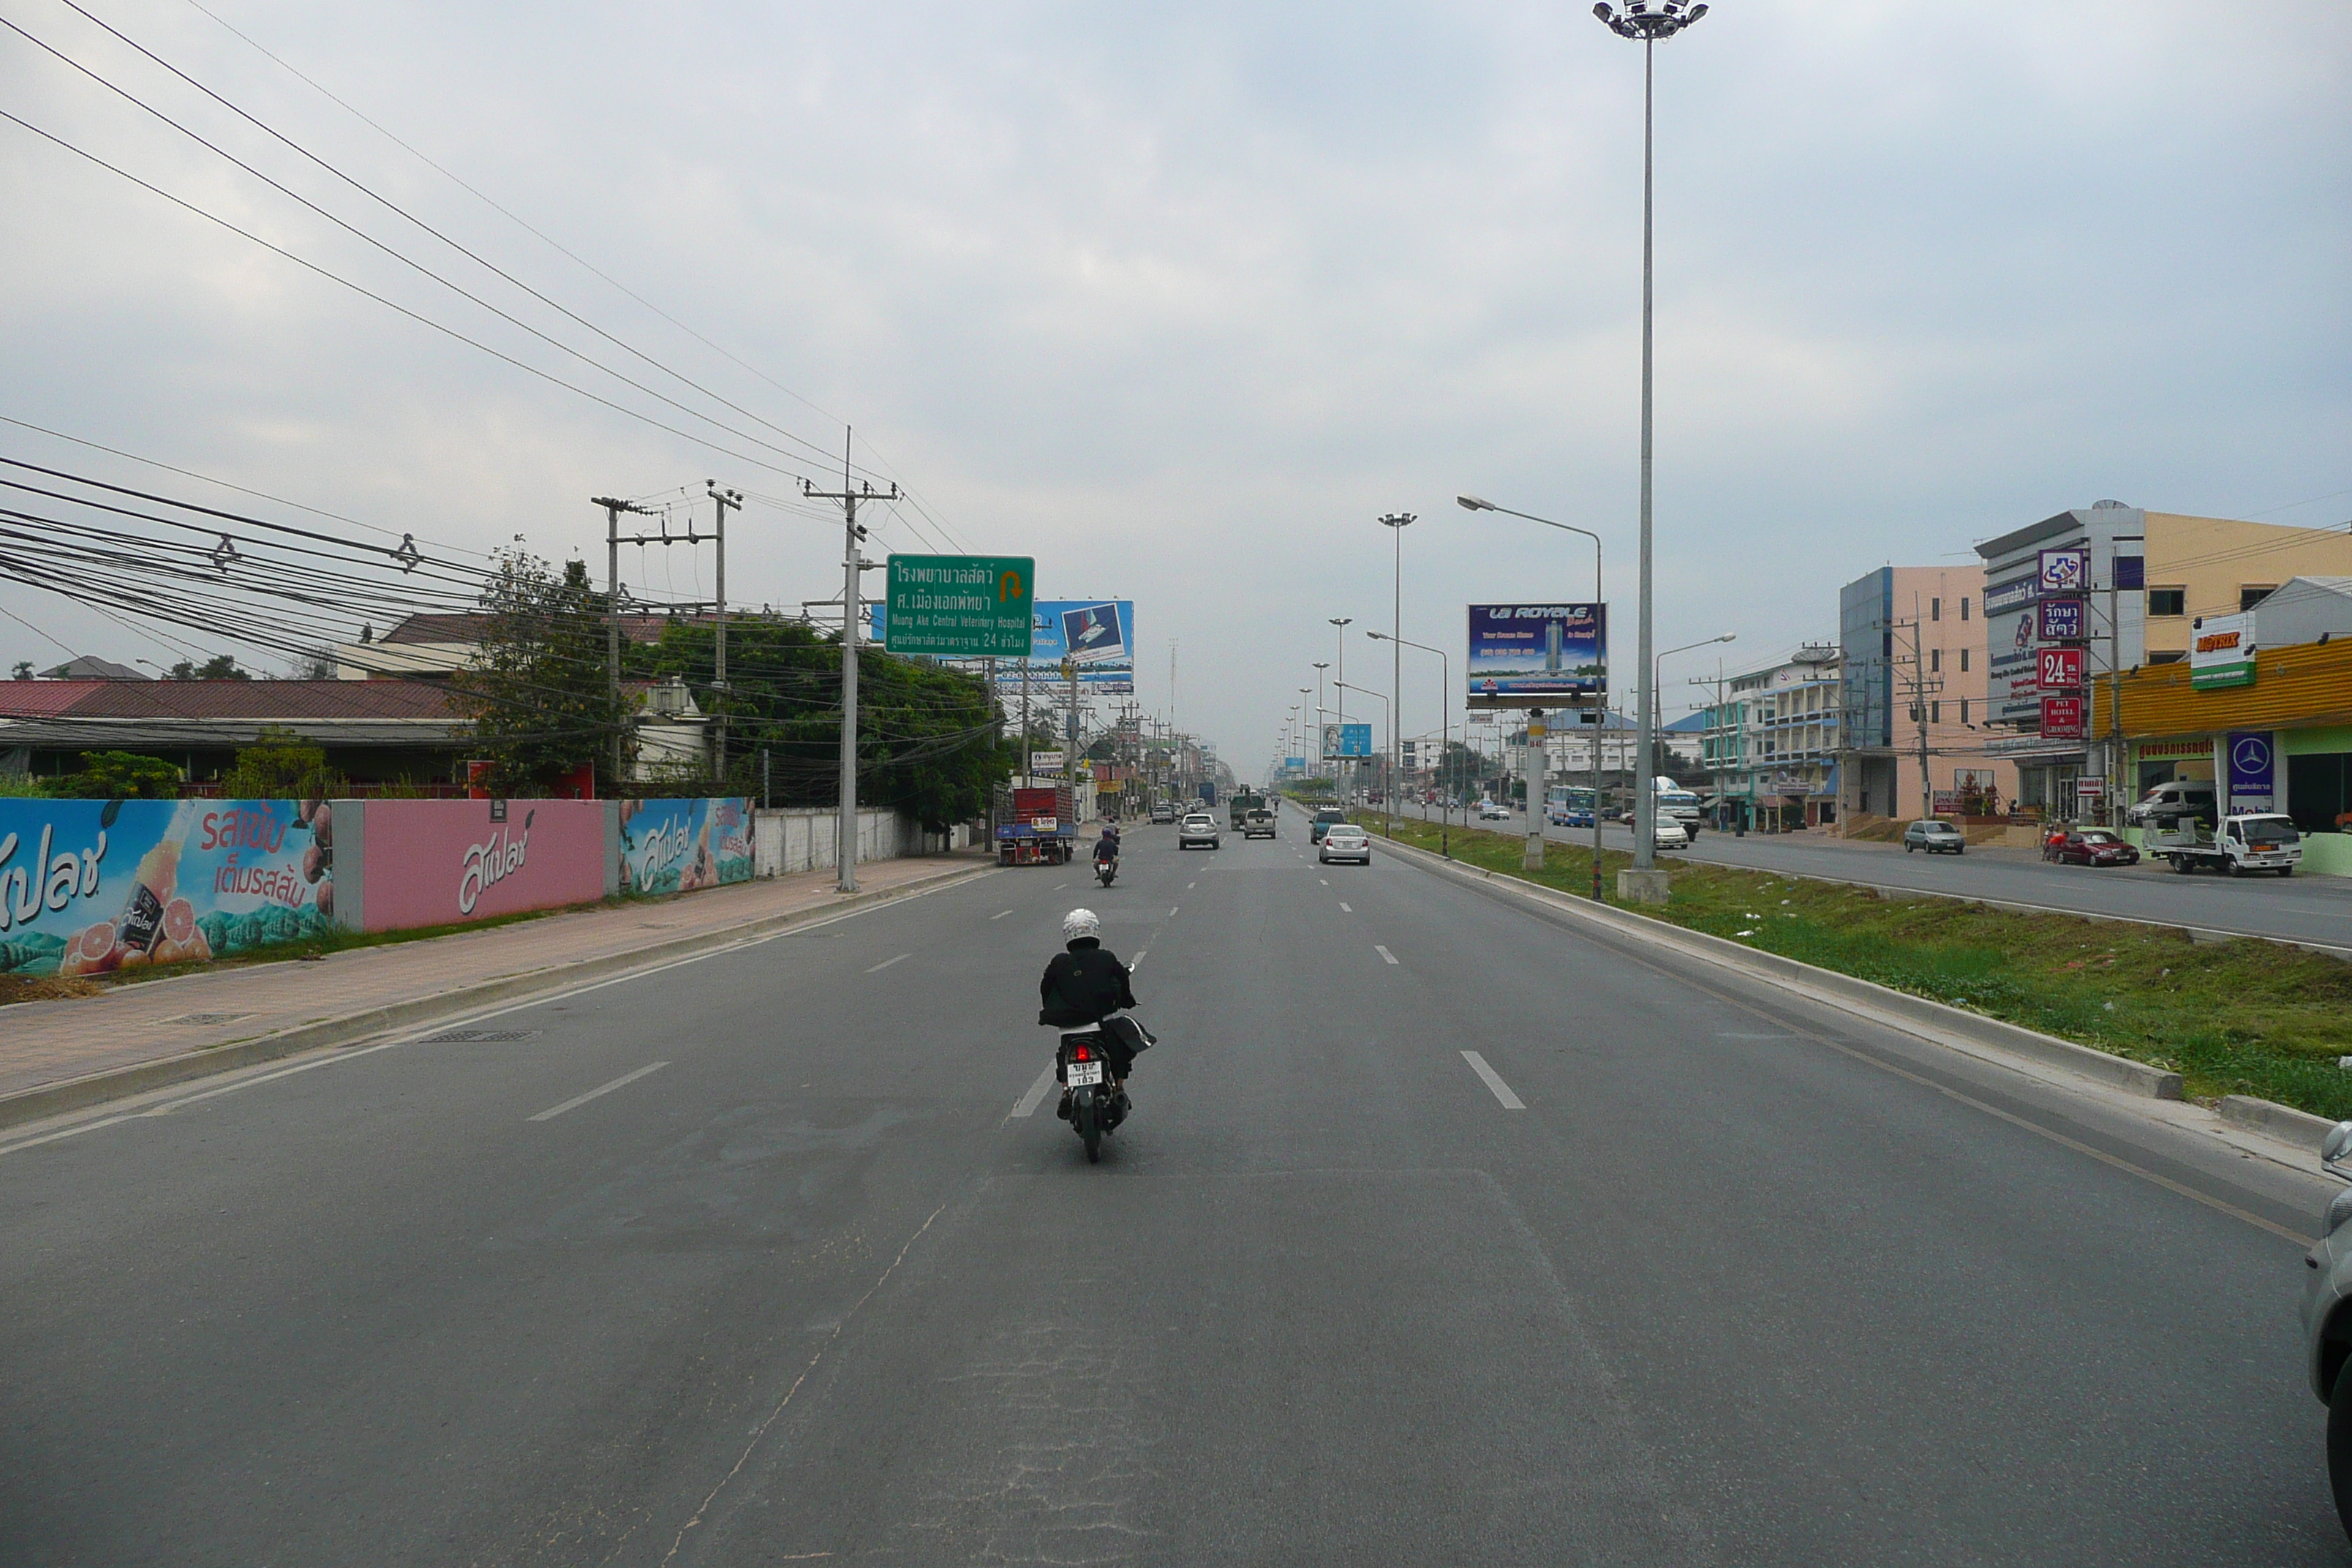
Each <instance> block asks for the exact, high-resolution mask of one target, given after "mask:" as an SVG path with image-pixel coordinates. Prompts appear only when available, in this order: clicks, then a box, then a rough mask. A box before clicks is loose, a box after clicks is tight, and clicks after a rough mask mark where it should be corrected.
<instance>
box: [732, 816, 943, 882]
mask: <svg viewBox="0 0 2352 1568" xmlns="http://www.w3.org/2000/svg"><path fill="white" fill-rule="evenodd" d="M840 820H841V818H840V814H839V813H838V812H832V811H817V810H789V811H761V812H754V813H753V814H752V833H753V853H752V869H753V872H754V874H755V875H758V876H761V877H789V876H791V875H793V873H794V872H797V871H830V870H833V869H835V868H836V867H837V865H838V859H837V858H836V856H835V853H834V846H835V843H836V842H837V841H838V839H839V838H840V829H839V826H838V824H839V822H840ZM957 837H959V835H958V834H956V833H955V832H953V831H950V832H949V833H944V834H941V833H926V832H924V831H923V830H922V829H921V828H920V827H919V826H916V825H915V824H914V823H913V822H911V821H909V820H908V819H907V818H906V817H903V816H899V815H898V813H897V812H895V811H861V812H859V813H858V814H857V858H858V859H859V860H860V861H866V860H896V859H898V858H902V857H905V856H908V855H930V854H936V853H938V852H939V851H940V850H943V849H946V848H949V847H951V846H952V845H953V844H954V842H955V840H956V838H957Z"/></svg>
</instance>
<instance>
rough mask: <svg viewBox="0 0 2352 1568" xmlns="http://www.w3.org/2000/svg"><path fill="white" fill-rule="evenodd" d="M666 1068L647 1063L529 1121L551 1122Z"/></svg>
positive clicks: (550, 1107) (665, 1065)
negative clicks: (648, 1074) (599, 1097)
mask: <svg viewBox="0 0 2352 1568" xmlns="http://www.w3.org/2000/svg"><path fill="white" fill-rule="evenodd" d="M667 1066H669V1063H667V1062H647V1063H646V1065H645V1066H643V1067H641V1068H638V1069H637V1070H636V1071H635V1072H625V1073H623V1074H622V1075H621V1076H620V1077H618V1078H616V1079H614V1080H613V1081H612V1082H610V1083H600V1084H598V1085H597V1086H596V1087H595V1088H594V1089H590V1090H589V1091H588V1092H587V1093H585V1094H575V1095H573V1096H572V1098H571V1099H570V1100H565V1101H564V1102H563V1103H562V1104H561V1105H551V1106H549V1107H548V1108H547V1109H546V1110H542V1111H541V1112H540V1113H539V1114H538V1115H536V1116H534V1117H532V1118H531V1119H530V1120H531V1121H554V1120H555V1119H556V1118H557V1117H559V1116H561V1115H562V1114H563V1113H564V1112H565V1111H567V1110H579V1109H580V1108H581V1107H582V1106H583V1105H585V1104H587V1103H588V1102H589V1101H590V1100H594V1099H596V1098H597V1097H598V1096H600V1095H606V1094H610V1093H612V1092H613V1091H614V1089H619V1088H620V1087H621V1086H622V1085H624V1084H630V1083H635V1082H636V1081H637V1079H641V1078H643V1077H645V1076H646V1074H647V1073H649V1072H659V1071H661V1069H662V1068H666V1067H667Z"/></svg>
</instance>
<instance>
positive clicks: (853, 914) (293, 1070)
mask: <svg viewBox="0 0 2352 1568" xmlns="http://www.w3.org/2000/svg"><path fill="white" fill-rule="evenodd" d="M933 890H934V891H937V890H943V889H933ZM929 896H930V893H929V892H928V891H927V892H920V893H912V894H909V895H908V898H907V899H902V900H890V901H888V902H886V903H877V904H868V905H866V906H865V907H864V908H862V909H855V910H842V911H841V912H840V913H839V914H835V915H827V916H825V917H824V919H822V920H814V921H805V922H803V923H802V924H800V925H796V926H787V927H785V928H784V929H783V930H782V931H762V932H761V934H760V935H758V936H749V937H745V938H744V939H743V940H742V941H740V942H729V943H727V944H726V945H725V946H724V947H714V948H709V949H707V950H705V951H704V952H692V953H688V954H687V955H686V956H685V957H684V958H674V959H671V960H670V961H669V962H667V963H654V964H648V965H646V967H645V968H643V969H632V970H630V971H629V972H628V973H625V974H614V975H611V976H609V977H607V978H605V979H603V980H591V981H589V982H588V983H586V984H583V985H574V986H571V987H569V988H568V989H564V990H561V991H542V992H541V993H540V994H537V995H535V996H527V997H525V998H523V999H522V1000H521V1001H520V1002H509V1003H507V1004H505V1005H503V1006H499V1007H490V1008H486V1009H485V1010H483V1011H482V1012H479V1013H460V1014H458V1015H457V1016H453V1017H447V1018H438V1019H436V1020H435V1021H433V1022H432V1023H430V1024H420V1025H418V1026H416V1027H415V1028H414V1029H410V1030H406V1031H404V1032H403V1033H401V1034H400V1035H398V1036H396V1037H394V1038H392V1039H389V1040H379V1041H377V1042H376V1043H375V1044H374V1045H372V1046H321V1047H319V1049H320V1050H321V1051H325V1052H329V1053H331V1054H330V1055H325V1056H320V1057H314V1058H311V1059H310V1060H309V1061H305V1062H297V1063H296V1064H295V1065H294V1066H292V1067H287V1068H278V1069H277V1070H276V1071H274V1072H265V1073H257V1074H255V1075H254V1076H253V1077H251V1078H241V1079H236V1081H235V1082H233V1083H226V1084H223V1085H222V1086H221V1087H220V1088H218V1089H205V1091H204V1092H203V1093H201V1094H190V1095H184V1096H182V1097H181V1098H179V1099H177V1100H167V1101H165V1102H164V1103H163V1104H161V1105H152V1106H150V1107H148V1108H147V1109H146V1110H125V1111H118V1112H116V1113H115V1114H114V1115H112V1116H108V1117H104V1118H101V1119H100V1120H99V1121H83V1122H78V1123H76V1124H75V1125H74V1126H71V1127H61V1128H58V1129H57V1130H56V1131H50V1132H44V1133H42V1134H40V1135H39V1136H38V1137H35V1138H26V1139H20V1140H19V1141H17V1142H14V1143H0V1154H13V1153H15V1152H16V1151H17V1150H19V1149H33V1148H37V1147H39V1146H40V1145H41V1144H44V1143H55V1142H58V1140H59V1139H63V1138H78V1137H79V1136H81V1134H83V1133H85V1132H95V1131H98V1130H99V1129H100V1128H101V1127H111V1126H113V1125H115V1124H116V1123H117V1122H121V1121H135V1120H137V1119H138V1118H140V1117H142V1116H163V1115H167V1114H169V1113H170V1112H172V1111H174V1110H179V1109H180V1108H181V1107H182V1106H184V1105H194V1104H196V1103H197V1102H198V1101H200V1100H217V1099H219V1098H220V1097H221V1096H222V1095H225V1094H235V1093H236V1092H238V1091H239V1090H240V1089H252V1088H254V1087H255V1086H256V1085H257V1084H265V1083H275V1082H276V1081H277V1080H278V1079H281V1078H292V1077H293V1076H294V1075H295V1074H297V1073H306V1072H315V1071H317V1070H318V1069H319V1068H331V1067H340V1066H341V1065H342V1064H343V1063H345V1062H355V1061H358V1060H360V1059H361V1058H363V1057H372V1056H373V1055H375V1054H376V1052H378V1051H389V1050H393V1049H394V1048H396V1047H401V1046H413V1045H415V1044H416V1043H417V1042H418V1041H419V1040H422V1039H425V1038H426V1037H429V1036H433V1035H437V1034H440V1033H442V1032H443V1031H445V1030H448V1029H462V1028H466V1027H468V1026H472V1025H475V1024H486V1023H488V1022H489V1021H490V1020H491V1019H492V1018H503V1017H505V1016H507V1015H508V1014H509V1013H520V1012H525V1011H527V1010H529V1009H530V1008H532V1007H544V1006H547V1005H549V1004H551V1003H554V1002H562V1001H567V1000H569V999H570V998H572V997H574V996H584V995H586V994H588V993H589V992H591V991H602V990H604V987H606V986H607V985H626V984H628V983H629V982H630V981H632V980H643V979H646V977H647V976H649V975H655V974H667V973H669V972H670V971H671V970H673V969H684V968H685V967H686V966H687V965H688V964H689V963H701V962H703V960H705V959H709V958H718V957H719V956H721V955H722V954H726V953H730V952H742V951H743V950H744V949H745V948H747V947H759V946H761V945H762V944H763V943H766V942H781V941H782V940H783V939H784V938H786V937H793V936H801V935H804V934H806V933H807V932H809V931H814V930H816V929H817V928H819V927H820V926H829V925H831V924H833V923H834V922H835V921H854V920H856V919H857V918H858V917H859V916H861V915H869V914H872V913H873V912H874V911H875V910H887V909H895V908H897V907H898V905H899V904H901V903H905V902H908V901H911V900H914V899H923V898H929Z"/></svg>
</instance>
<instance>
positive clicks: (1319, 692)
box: [1315, 659, 1339, 784]
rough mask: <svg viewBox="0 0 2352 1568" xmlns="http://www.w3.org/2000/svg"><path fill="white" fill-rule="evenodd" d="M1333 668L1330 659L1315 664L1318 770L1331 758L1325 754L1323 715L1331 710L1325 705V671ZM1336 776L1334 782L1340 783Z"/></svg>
mask: <svg viewBox="0 0 2352 1568" xmlns="http://www.w3.org/2000/svg"><path fill="white" fill-rule="evenodd" d="M1328 668H1331V661H1330V660H1329V659H1320V660H1318V661H1317V663H1316V666H1315V762H1316V766H1317V769H1318V772H1319V771H1320V770H1321V766H1322V764H1323V763H1327V762H1329V761H1330V760H1331V759H1330V758H1328V757H1327V756H1325V755H1324V754H1323V715H1324V714H1325V713H1326V712H1328V711H1329V710H1328V709H1326V708H1325V707H1324V706H1323V672H1324V671H1325V670H1327V669H1328ZM1338 782H1339V781H1338V779H1337V778H1334V779H1333V780H1332V783H1333V784H1338Z"/></svg>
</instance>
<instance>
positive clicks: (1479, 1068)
mask: <svg viewBox="0 0 2352 1568" xmlns="http://www.w3.org/2000/svg"><path fill="white" fill-rule="evenodd" d="M1462 1059H1463V1060H1464V1061H1465V1062H1468V1063H1469V1064H1470V1070H1471V1071H1472V1072H1475V1073H1476V1074H1477V1075H1478V1076H1479V1077H1480V1078H1482V1079H1485V1080H1486V1087H1487V1088H1488V1089H1493V1090H1494V1091H1495V1098H1496V1100H1501V1101H1502V1102H1503V1109H1504V1110H1526V1109H1527V1108H1528V1107H1527V1102H1526V1101H1525V1100H1521V1099H1520V1098H1519V1097H1518V1096H1517V1095H1516V1094H1513V1093H1512V1092H1511V1086H1510V1085H1509V1084H1507V1083H1505V1082H1504V1081H1503V1075H1502V1074H1500V1073H1498V1072H1496V1070H1495V1069H1494V1068H1490V1067H1488V1066H1487V1065H1486V1058H1485V1057H1482V1056H1480V1055H1479V1054H1478V1053H1477V1052H1475V1051H1465V1052H1463V1053H1462Z"/></svg>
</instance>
